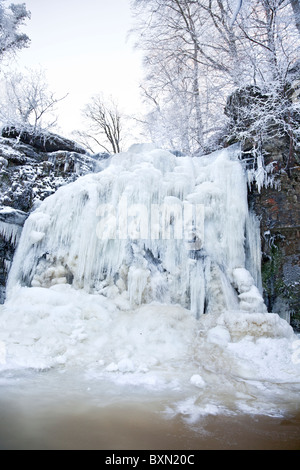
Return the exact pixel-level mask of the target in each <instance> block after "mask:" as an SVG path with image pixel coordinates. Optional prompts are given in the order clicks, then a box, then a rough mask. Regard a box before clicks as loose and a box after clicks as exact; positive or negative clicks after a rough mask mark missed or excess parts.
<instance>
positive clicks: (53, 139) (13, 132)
mask: <svg viewBox="0 0 300 470" xmlns="http://www.w3.org/2000/svg"><path fill="white" fill-rule="evenodd" d="M2 137H6V138H10V139H18V141H20V142H23V143H24V144H28V145H31V146H32V147H34V149H37V150H39V151H41V152H57V151H59V150H65V151H67V152H76V153H80V154H86V153H87V152H86V150H85V149H84V148H82V147H81V146H80V145H78V144H77V143H76V142H74V141H72V140H69V139H66V138H64V137H61V136H59V135H57V134H52V133H50V132H45V133H40V132H39V133H36V132H34V131H32V132H30V131H29V130H28V129H26V130H18V129H17V128H15V127H13V126H10V127H5V128H4V129H2Z"/></svg>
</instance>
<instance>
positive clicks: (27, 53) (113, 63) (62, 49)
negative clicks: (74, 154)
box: [15, 0, 142, 136]
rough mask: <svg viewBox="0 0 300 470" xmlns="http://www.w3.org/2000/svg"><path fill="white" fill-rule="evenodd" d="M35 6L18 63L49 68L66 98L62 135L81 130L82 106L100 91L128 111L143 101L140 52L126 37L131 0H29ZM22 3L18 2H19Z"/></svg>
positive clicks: (51, 78) (49, 76)
mask: <svg viewBox="0 0 300 470" xmlns="http://www.w3.org/2000/svg"><path fill="white" fill-rule="evenodd" d="M24 2H25V4H26V7H27V9H28V10H30V11H31V19H30V20H27V22H26V26H23V28H22V31H23V32H25V33H26V34H27V35H28V36H29V37H30V39H31V45H30V47H29V48H28V49H26V50H25V49H23V50H22V51H20V52H19V53H18V63H19V64H20V65H21V66H26V67H30V68H35V67H39V66H40V67H42V68H44V69H46V72H47V80H48V82H49V85H50V88H51V90H52V91H55V92H56V93H57V95H58V96H63V95H65V94H66V93H69V95H68V97H67V98H66V99H65V100H64V101H63V102H62V103H61V108H60V121H59V124H60V126H61V128H62V133H63V135H66V136H68V135H69V133H70V132H71V131H73V130H75V129H80V128H81V127H80V126H81V122H82V117H81V114H80V110H81V108H82V107H83V106H84V104H86V103H87V102H88V101H89V99H90V97H91V96H92V95H94V94H97V93H99V92H104V93H105V94H106V95H110V94H111V95H112V96H114V97H115V98H116V100H117V101H118V102H119V103H120V106H121V108H122V109H123V110H124V112H125V113H128V114H130V113H134V112H135V110H136V109H137V108H138V106H139V89H138V87H139V82H140V78H141V74H142V71H141V54H140V53H139V52H136V51H134V49H133V39H130V40H127V36H128V32H129V30H130V28H131V27H132V17H131V11H130V0H51V1H49V0H24ZM15 3H18V2H15Z"/></svg>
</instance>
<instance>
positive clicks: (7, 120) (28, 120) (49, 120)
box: [0, 69, 66, 134]
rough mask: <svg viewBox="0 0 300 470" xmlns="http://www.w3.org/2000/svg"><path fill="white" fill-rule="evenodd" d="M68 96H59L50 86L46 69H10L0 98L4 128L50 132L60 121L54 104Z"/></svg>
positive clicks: (0, 110) (0, 113)
mask: <svg viewBox="0 0 300 470" xmlns="http://www.w3.org/2000/svg"><path fill="white" fill-rule="evenodd" d="M65 97H66V96H64V97H61V98H58V97H56V96H55V94H54V93H53V92H52V91H51V90H50V89H49V86H48V83H47V81H46V78H45V72H44V71H43V70H30V69H28V70H27V71H26V72H9V73H7V74H5V78H4V80H3V87H2V96H1V97H0V103H1V107H0V120H1V123H2V127H4V126H6V127H15V128H17V129H18V130H19V131H21V132H22V131H25V130H27V131H28V130H30V132H32V133H34V134H36V133H40V132H44V131H49V130H50V129H53V128H54V127H55V126H56V124H57V115H56V113H55V107H56V105H57V104H58V103H59V102H60V101H62V100H63V99H64V98H65Z"/></svg>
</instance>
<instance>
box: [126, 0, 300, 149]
mask: <svg viewBox="0 0 300 470" xmlns="http://www.w3.org/2000/svg"><path fill="white" fill-rule="evenodd" d="M241 4H242V2H240V1H239V2H237V1H234V0H223V1H221V0H164V1H163V0H136V1H135V3H134V5H135V12H136V15H137V26H136V28H135V34H137V37H138V41H137V45H138V47H139V48H141V49H143V50H144V52H145V68H146V76H145V83H144V84H143V89H144V90H146V91H147V93H146V97H147V98H148V101H149V102H150V103H152V104H153V105H155V106H154V107H153V111H152V113H150V116H152V117H153V115H156V116H160V120H161V121H163V122H164V129H166V130H167V129H169V130H172V123H174V122H175V119H174V111H175V110H176V111H175V112H177V115H180V116H181V119H177V122H178V123H179V122H180V123H181V129H180V130H179V129H177V131H179V132H181V135H182V141H183V140H184V138H185V139H188V141H189V144H188V145H186V144H185V147H186V148H189V149H190V151H191V152H195V151H196V152H198V153H199V150H200V153H201V152H202V153H203V151H205V147H206V145H208V144H209V142H210V141H211V139H212V137H213V135H214V133H216V132H217V131H220V130H221V129H222V128H224V127H225V126H226V123H227V121H226V118H225V116H222V113H220V109H222V108H224V106H225V103H226V99H227V97H228V96H229V95H230V94H231V93H233V91H234V90H236V89H238V88H240V89H241V88H244V87H248V86H252V85H254V86H257V87H259V88H261V90H262V93H263V94H267V95H268V106H267V108H266V109H267V110H268V113H269V112H271V110H272V112H273V111H274V110H276V106H275V104H276V103H278V102H279V101H280V100H282V96H284V93H285V90H286V83H287V77H288V74H289V71H290V69H291V68H292V67H293V66H294V65H295V63H296V61H297V58H298V57H299V35H298V34H297V29H296V25H295V21H294V11H293V9H292V6H291V3H290V2H289V1H287V0H284V1H283V0H252V1H251V2H247V3H246V2H244V4H243V8H240V7H241ZM180 96H181V98H182V99H181V103H185V105H184V106H183V105H182V104H179V97H180ZM271 102H272V103H273V104H272V105H271ZM281 102H282V103H286V104H287V103H288V100H286V99H283V100H282V101H281ZM260 112H263V109H262V108H260ZM254 114H255V113H254ZM283 114H284V115H285V114H286V113H282V112H281V111H280V113H279V115H280V116H283ZM167 121H169V124H168V122H167ZM267 121H268V119H267V118H266V119H265V122H267ZM153 123H155V120H154V119H152V124H153ZM150 124H151V123H150ZM175 140H176V139H175ZM177 141H178V139H177ZM197 147H198V148H197Z"/></svg>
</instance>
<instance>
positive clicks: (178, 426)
mask: <svg viewBox="0 0 300 470" xmlns="http://www.w3.org/2000/svg"><path fill="white" fill-rule="evenodd" d="M81 378H82V377H80V375H76V374H69V375H68V376H67V375H66V374H58V373H57V372H51V371H50V372H49V371H48V372H45V371H44V372H39V373H37V372H30V371H26V372H23V373H20V371H19V372H18V373H15V372H11V373H10V372H6V373H5V374H4V375H2V376H1V379H0V385H1V388H0V449H1V450H81V449H82V450H227V449H228V450H273V449H278V450H279V449H281V450H299V449H300V410H299V409H298V407H297V406H290V407H285V411H284V412H283V413H281V414H280V415H277V416H268V415H266V414H261V413H259V412H258V413H257V414H256V413H255V412H251V414H249V413H245V412H240V411H239V410H234V409H233V408H232V406H231V407H228V408H226V407H224V406H223V407H219V408H218V407H217V406H211V409H210V410H209V409H208V408H207V410H208V412H207V413H205V414H204V413H203V414H198V415H195V416H192V415H191V414H189V415H188V414H185V413H184V409H183V408H181V412H174V409H175V407H174V406H173V405H174V404H175V403H180V402H181V403H184V400H187V396H189V395H188V393H189V392H190V391H188V390H185V391H182V390H180V391H179V390H167V391H164V392H162V391H159V392H158V391H155V390H154V389H153V390H152V391H150V390H149V389H148V390H146V389H144V388H139V387H138V388H137V387H132V386H126V385H124V386H120V385H118V386H116V385H114V384H113V383H111V382H108V381H107V382H105V381H97V380H89V381H86V380H81Z"/></svg>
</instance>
